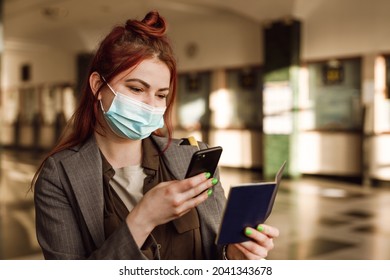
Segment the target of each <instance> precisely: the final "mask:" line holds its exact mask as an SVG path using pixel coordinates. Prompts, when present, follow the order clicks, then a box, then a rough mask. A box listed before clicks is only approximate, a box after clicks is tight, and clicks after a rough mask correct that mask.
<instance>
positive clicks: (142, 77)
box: [98, 58, 171, 111]
mask: <svg viewBox="0 0 390 280" xmlns="http://www.w3.org/2000/svg"><path fill="white" fill-rule="evenodd" d="M170 78H171V74H170V71H169V68H168V66H167V65H166V64H165V63H164V62H162V61H160V60H159V59H158V58H152V59H146V60H144V61H142V62H141V63H140V64H139V65H138V66H137V67H136V68H134V69H133V70H131V71H125V72H123V73H121V74H119V75H117V76H116V77H115V78H114V79H113V80H112V81H111V82H110V86H111V87H112V88H113V89H114V91H116V92H120V93H122V94H125V95H127V96H129V97H131V98H133V99H137V100H138V101H141V102H143V103H146V104H148V105H150V106H153V107H165V106H166V105H167V103H166V100H167V97H168V94H169V86H170ZM98 98H99V99H101V100H102V104H103V108H104V110H105V111H108V109H109V108H110V106H111V103H112V100H113V99H114V94H113V93H112V92H111V90H110V89H109V87H105V88H104V89H103V90H102V91H101V92H100V93H99V96H98Z"/></svg>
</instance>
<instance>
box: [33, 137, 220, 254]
mask: <svg viewBox="0 0 390 280" xmlns="http://www.w3.org/2000/svg"><path fill="white" fill-rule="evenodd" d="M151 137H153V140H154V142H155V143H156V144H157V145H158V147H159V149H160V150H162V149H163V148H164V147H165V146H166V144H167V139H166V138H162V137H156V136H151ZM179 141H180V140H173V142H172V143H171V145H170V146H169V148H168V149H167V150H166V152H165V153H164V154H163V156H164V157H165V160H166V162H167V165H168V167H169V169H170V171H171V172H172V174H173V175H174V176H175V177H176V179H178V180H181V179H183V178H184V176H185V172H186V168H187V166H188V164H189V161H190V158H191V155H192V154H193V153H194V152H195V151H196V148H195V147H193V146H190V145H179ZM200 145H201V148H205V147H206V145H205V144H204V143H200ZM102 172H103V171H102V160H101V156H100V152H99V148H98V146H97V144H96V140H95V138H94V137H91V138H90V139H89V140H88V141H87V142H86V143H85V144H83V145H80V146H76V147H74V148H71V149H67V150H64V151H61V152H59V153H57V154H55V155H53V156H51V157H49V158H48V159H47V160H46V162H45V164H44V167H43V169H42V171H41V173H40V175H39V177H38V179H37V182H36V184H35V190H34V201H35V209H36V230H37V238H38V242H39V244H40V246H41V248H42V251H43V254H44V256H45V258H46V259H87V258H89V259H146V257H145V255H143V254H142V252H141V250H140V249H139V248H138V246H137V245H136V243H135V241H134V239H133V237H132V235H131V233H130V231H129V229H128V227H127V225H126V224H125V223H123V224H121V226H120V227H119V228H118V229H117V230H116V231H115V232H114V233H113V234H112V235H111V236H110V237H109V238H108V239H107V240H105V237H104V227H103V223H104V222H103V207H104V198H103V180H102V178H103V174H102ZM217 172H218V171H217ZM215 177H218V174H216V175H215ZM224 204H225V196H224V192H223V189H222V187H221V185H220V183H218V184H217V185H216V186H215V189H214V192H213V195H212V196H210V197H209V198H208V199H207V200H206V201H205V202H204V203H202V204H200V205H199V206H198V207H197V210H198V213H199V220H200V226H201V237H202V244H203V252H204V256H205V258H206V259H221V258H222V254H221V251H222V250H221V248H220V247H217V246H216V245H215V238H216V233H217V230H218V228H219V223H220V219H221V216H222V211H223V207H224Z"/></svg>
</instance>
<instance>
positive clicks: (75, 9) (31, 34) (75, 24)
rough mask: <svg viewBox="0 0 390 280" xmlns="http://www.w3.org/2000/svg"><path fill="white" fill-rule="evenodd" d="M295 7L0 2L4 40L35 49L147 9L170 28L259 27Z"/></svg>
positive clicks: (111, 0)
mask: <svg viewBox="0 0 390 280" xmlns="http://www.w3.org/2000/svg"><path fill="white" fill-rule="evenodd" d="M297 1H298V2H299V1H302V0H28V1H26V0H3V3H4V9H3V10H4V16H3V18H4V38H5V42H7V41H18V40H30V41H37V42H41V43H42V42H43V43H44V42H45V40H47V38H51V41H53V40H56V39H58V40H59V41H61V40H60V39H61V38H62V37H67V38H72V39H71V40H77V38H76V37H77V36H78V37H80V36H90V35H91V34H94V33H98V32H101V31H102V29H105V28H111V27H112V26H113V25H114V24H116V23H121V22H123V21H124V20H125V19H127V18H139V19H142V18H143V16H144V15H145V13H146V12H148V11H150V10H152V9H157V10H158V11H159V12H160V14H162V15H163V16H164V17H166V18H167V20H168V22H169V23H170V24H171V25H175V24H180V22H183V21H189V20H194V21H195V20H202V19H205V18H215V17H219V16H223V15H226V14H229V15H235V16H239V17H243V18H246V19H248V20H253V21H258V22H263V21H267V20H271V19H275V18H282V17H285V16H292V15H293V9H294V3H296V2H297ZM70 33H72V34H73V37H72V36H69V34H70ZM83 34H84V35H83ZM76 35H77V36H76Z"/></svg>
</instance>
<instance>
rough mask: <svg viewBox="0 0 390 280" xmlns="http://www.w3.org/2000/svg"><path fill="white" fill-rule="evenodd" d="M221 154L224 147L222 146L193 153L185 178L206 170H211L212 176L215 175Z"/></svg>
mask: <svg viewBox="0 0 390 280" xmlns="http://www.w3.org/2000/svg"><path fill="white" fill-rule="evenodd" d="M221 154H222V147H220V146H217V147H212V148H207V149H203V150H199V151H196V152H195V153H194V154H193V155H192V158H191V162H190V165H189V166H188V169H187V173H186V177H185V178H189V177H192V176H195V175H198V174H200V173H204V172H209V173H210V174H211V176H213V175H214V173H215V170H216V169H217V166H218V162H219V158H220V157H221Z"/></svg>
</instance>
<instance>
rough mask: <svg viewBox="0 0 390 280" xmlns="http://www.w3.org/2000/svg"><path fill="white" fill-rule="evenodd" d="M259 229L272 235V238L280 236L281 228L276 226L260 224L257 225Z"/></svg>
mask: <svg viewBox="0 0 390 280" xmlns="http://www.w3.org/2000/svg"><path fill="white" fill-rule="evenodd" d="M256 229H257V231H259V232H261V233H263V234H265V235H267V236H269V237H271V238H276V237H278V236H279V230H278V229H277V228H275V227H272V226H269V225H265V224H260V225H258V226H257V228H256Z"/></svg>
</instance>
